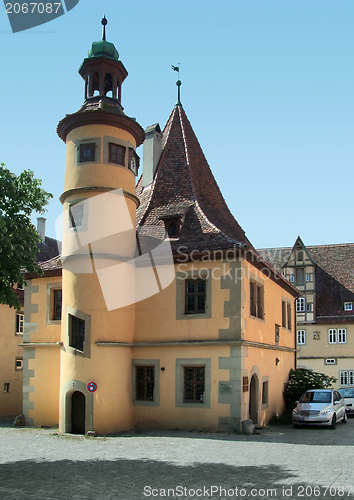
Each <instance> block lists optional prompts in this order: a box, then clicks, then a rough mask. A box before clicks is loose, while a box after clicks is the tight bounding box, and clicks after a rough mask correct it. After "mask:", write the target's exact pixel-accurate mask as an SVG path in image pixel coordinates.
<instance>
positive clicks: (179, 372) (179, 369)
mask: <svg viewBox="0 0 354 500" xmlns="http://www.w3.org/2000/svg"><path fill="white" fill-rule="evenodd" d="M198 366H200V367H204V370H205V371H204V377H205V379H204V398H203V402H202V403H188V402H187V403H186V402H184V400H183V399H184V398H183V394H184V391H183V389H184V368H185V367H186V368H188V367H191V368H194V367H198ZM210 398H211V358H176V385H175V400H176V402H175V406H176V408H200V409H206V408H207V409H209V408H210Z"/></svg>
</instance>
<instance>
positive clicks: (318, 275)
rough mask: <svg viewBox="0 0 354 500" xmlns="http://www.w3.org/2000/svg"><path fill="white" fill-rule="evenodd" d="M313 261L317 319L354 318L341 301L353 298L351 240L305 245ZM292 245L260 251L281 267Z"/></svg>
mask: <svg viewBox="0 0 354 500" xmlns="http://www.w3.org/2000/svg"><path fill="white" fill-rule="evenodd" d="M306 249H307V250H308V252H309V254H310V256H311V257H312V258H313V260H314V262H315V264H316V272H315V282H316V319H317V321H321V320H326V319H328V317H330V318H332V319H333V320H343V321H354V314H352V313H351V312H348V311H344V310H343V302H354V243H346V244H337V245H315V246H306ZM291 251H292V249H291V248H289V247H288V248H266V249H261V250H258V252H259V253H260V255H262V257H263V258H264V259H265V260H267V261H268V262H270V263H271V264H272V265H273V266H274V267H275V268H276V269H278V270H281V268H282V266H283V264H284V263H285V262H286V261H287V259H288V257H289V255H290V253H291Z"/></svg>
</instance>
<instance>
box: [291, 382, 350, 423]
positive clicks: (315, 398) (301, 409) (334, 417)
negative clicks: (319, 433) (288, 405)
mask: <svg viewBox="0 0 354 500" xmlns="http://www.w3.org/2000/svg"><path fill="white" fill-rule="evenodd" d="M347 418H348V417H347V412H346V410H345V403H344V399H343V398H342V396H341V395H340V394H339V392H338V391H336V390H335V389H312V390H310V391H306V392H305V393H304V394H303V395H302V396H301V398H300V400H299V401H298V402H297V405H296V408H295V409H294V410H293V415H292V419H293V426H294V427H299V426H300V425H325V426H329V427H331V428H332V429H335V427H336V423H337V422H340V421H341V422H342V423H343V424H345V423H346V422H347Z"/></svg>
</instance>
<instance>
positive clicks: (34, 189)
mask: <svg viewBox="0 0 354 500" xmlns="http://www.w3.org/2000/svg"><path fill="white" fill-rule="evenodd" d="M41 184H42V181H41V180H39V179H35V178H34V174H33V172H32V171H31V170H25V171H24V172H22V173H21V174H20V175H18V176H16V175H15V174H13V173H12V172H10V170H8V169H7V168H5V165H4V163H0V303H1V304H8V305H9V306H10V307H15V308H16V309H19V308H20V302H19V299H18V297H17V295H16V293H15V292H14V289H13V286H14V284H15V283H18V284H20V285H22V283H23V274H22V273H23V270H24V269H25V270H26V271H28V272H31V273H38V274H42V273H41V269H40V267H39V266H38V264H37V262H36V253H37V251H38V249H37V246H38V242H39V241H40V237H39V235H38V233H37V231H36V228H35V226H34V225H33V224H32V223H31V219H30V217H31V214H32V213H33V212H37V213H39V214H43V213H44V212H45V211H46V209H45V206H46V205H48V203H49V200H50V198H52V197H53V196H52V194H50V193H47V192H46V191H44V189H42V188H41Z"/></svg>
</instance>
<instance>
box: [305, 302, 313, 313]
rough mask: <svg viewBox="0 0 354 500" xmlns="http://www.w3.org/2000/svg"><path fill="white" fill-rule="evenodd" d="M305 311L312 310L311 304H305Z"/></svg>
mask: <svg viewBox="0 0 354 500" xmlns="http://www.w3.org/2000/svg"><path fill="white" fill-rule="evenodd" d="M306 311H307V312H312V304H306Z"/></svg>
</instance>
